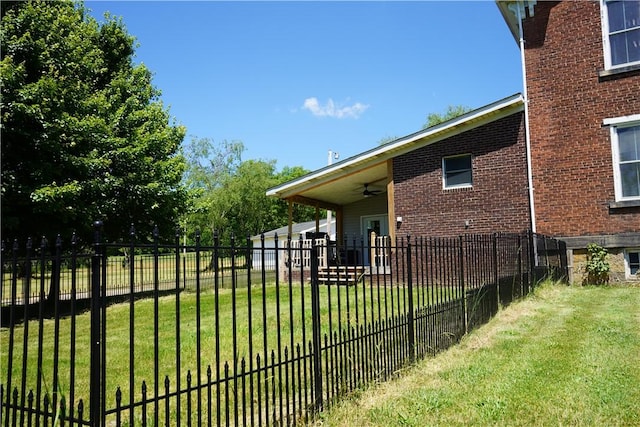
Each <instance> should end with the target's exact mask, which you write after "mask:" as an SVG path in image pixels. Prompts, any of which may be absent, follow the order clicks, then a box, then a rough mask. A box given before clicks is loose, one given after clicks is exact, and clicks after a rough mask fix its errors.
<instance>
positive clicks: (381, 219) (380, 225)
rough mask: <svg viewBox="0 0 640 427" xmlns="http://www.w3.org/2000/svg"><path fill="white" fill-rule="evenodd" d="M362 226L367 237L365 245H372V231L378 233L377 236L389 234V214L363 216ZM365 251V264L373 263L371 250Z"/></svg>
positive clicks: (363, 233)
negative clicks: (370, 254)
mask: <svg viewBox="0 0 640 427" xmlns="http://www.w3.org/2000/svg"><path fill="white" fill-rule="evenodd" d="M360 228H361V232H362V235H363V236H364V237H365V245H366V246H367V247H371V244H372V242H371V239H370V238H369V236H370V235H371V233H372V232H373V233H376V236H388V235H389V219H388V217H387V214H381V215H366V216H362V217H361V218H360ZM364 252H365V253H364V254H363V256H364V264H365V265H371V260H370V259H369V258H370V256H369V251H368V250H365V251H364Z"/></svg>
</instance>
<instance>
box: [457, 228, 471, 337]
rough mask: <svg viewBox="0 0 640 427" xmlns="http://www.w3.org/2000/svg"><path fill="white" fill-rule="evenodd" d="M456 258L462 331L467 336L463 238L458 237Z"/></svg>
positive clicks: (467, 315)
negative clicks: (460, 298) (460, 299)
mask: <svg viewBox="0 0 640 427" xmlns="http://www.w3.org/2000/svg"><path fill="white" fill-rule="evenodd" d="M458 245H459V247H458V257H459V258H460V259H459V261H458V262H459V266H458V268H459V270H460V271H459V276H458V285H459V286H460V291H461V292H462V329H463V330H464V333H465V334H468V333H469V331H468V327H469V322H468V317H469V313H467V292H466V289H465V286H464V237H463V236H458Z"/></svg>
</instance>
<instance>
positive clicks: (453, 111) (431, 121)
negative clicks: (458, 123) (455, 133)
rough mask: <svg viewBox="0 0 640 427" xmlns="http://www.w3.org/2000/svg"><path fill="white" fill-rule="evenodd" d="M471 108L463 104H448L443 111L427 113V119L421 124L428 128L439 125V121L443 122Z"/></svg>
mask: <svg viewBox="0 0 640 427" xmlns="http://www.w3.org/2000/svg"><path fill="white" fill-rule="evenodd" d="M471 110H472V108H470V107H467V106H464V105H449V106H448V107H447V111H445V112H444V113H430V114H428V115H427V121H426V123H425V124H424V125H422V128H423V129H426V128H430V127H431V126H435V125H439V124H440V123H444V122H446V121H447V120H451V119H453V118H456V117H458V116H461V115H463V114H465V113H468V112H469V111H471Z"/></svg>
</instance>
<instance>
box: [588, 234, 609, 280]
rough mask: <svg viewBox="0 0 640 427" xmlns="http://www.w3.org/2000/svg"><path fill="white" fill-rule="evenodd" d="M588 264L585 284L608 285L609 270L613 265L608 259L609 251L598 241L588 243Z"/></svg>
mask: <svg viewBox="0 0 640 427" xmlns="http://www.w3.org/2000/svg"><path fill="white" fill-rule="evenodd" d="M587 252H588V256H587V264H586V266H585V277H584V280H583V284H586V285H606V284H608V283H609V271H610V270H611V266H610V265H609V261H608V260H607V256H608V255H609V252H608V251H607V250H606V249H605V248H603V247H602V246H600V245H597V244H596V243H590V244H589V245H587Z"/></svg>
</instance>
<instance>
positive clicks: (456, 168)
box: [442, 154, 473, 188]
mask: <svg viewBox="0 0 640 427" xmlns="http://www.w3.org/2000/svg"><path fill="white" fill-rule="evenodd" d="M442 182H443V186H444V188H460V187H471V186H472V185H473V174H472V170H471V154H464V155H461V156H453V157H444V158H443V159H442Z"/></svg>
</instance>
